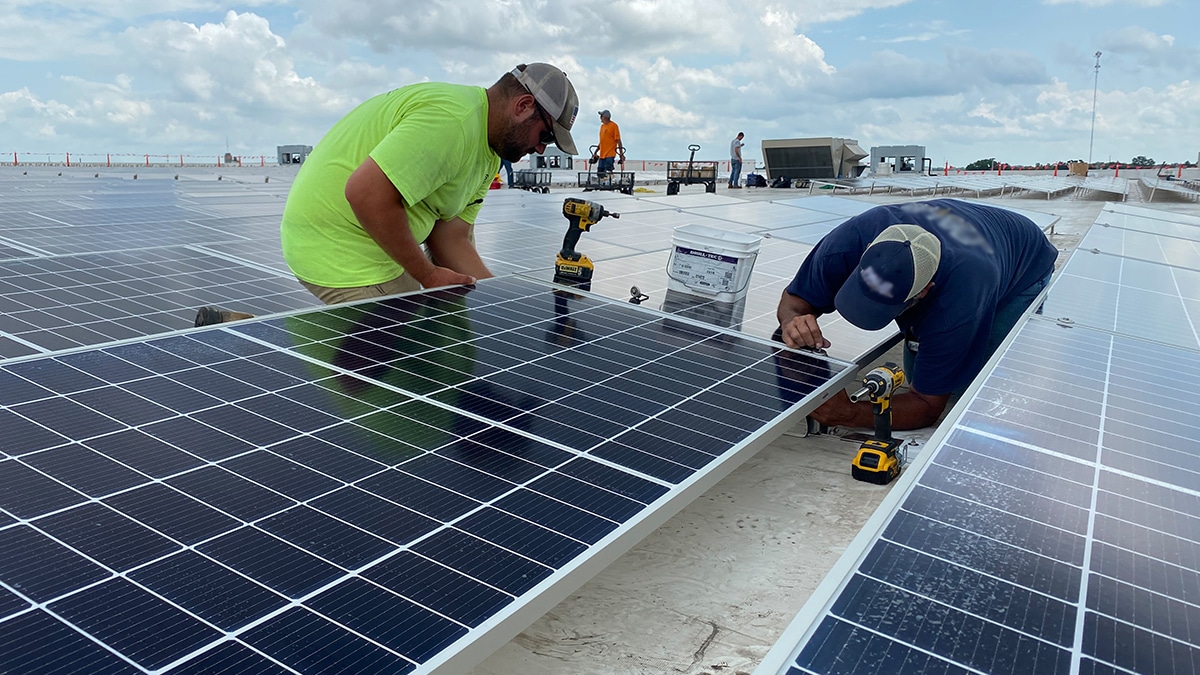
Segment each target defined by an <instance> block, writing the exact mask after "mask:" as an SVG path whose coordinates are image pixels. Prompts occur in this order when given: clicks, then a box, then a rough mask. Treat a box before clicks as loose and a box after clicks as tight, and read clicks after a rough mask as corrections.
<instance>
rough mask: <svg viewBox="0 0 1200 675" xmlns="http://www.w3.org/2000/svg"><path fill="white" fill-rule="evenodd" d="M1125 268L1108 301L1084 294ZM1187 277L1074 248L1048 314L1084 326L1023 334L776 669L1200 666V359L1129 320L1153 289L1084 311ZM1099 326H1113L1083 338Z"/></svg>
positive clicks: (1043, 321)
mask: <svg viewBox="0 0 1200 675" xmlns="http://www.w3.org/2000/svg"><path fill="white" fill-rule="evenodd" d="M1125 253H1126V254H1129V251H1128V250H1126V251H1125ZM1112 269H1115V270H1116V271H1117V272H1119V273H1120V274H1119V275H1117V276H1116V277H1115V278H1116V279H1117V280H1118V281H1119V282H1120V283H1119V284H1117V285H1113V288H1114V289H1115V290H1114V291H1113V292H1111V293H1105V292H1103V291H1100V290H1097V289H1096V287H1094V286H1087V285H1084V284H1080V283H1079V282H1078V281H1077V280H1080V279H1084V278H1088V279H1094V280H1095V282H1094V283H1105V282H1102V281H1101V280H1104V279H1106V275H1105V272H1106V270H1112ZM1127 271H1128V272H1129V273H1128V274H1126V272H1127ZM1179 271H1181V270H1178V269H1172V268H1167V267H1165V266H1161V265H1153V264H1151V263H1147V262H1142V261H1138V260H1132V259H1130V258H1116V257H1106V256H1104V255H1100V256H1096V255H1093V254H1090V253H1086V252H1083V251H1079V252H1077V253H1076V254H1075V256H1074V257H1072V258H1071V260H1070V261H1069V262H1068V264H1067V267H1066V268H1065V269H1064V271H1063V275H1062V277H1061V278H1060V279H1058V280H1057V281H1056V283H1055V284H1054V286H1053V287H1052V288H1051V291H1050V298H1049V300H1048V301H1047V302H1046V306H1045V313H1046V316H1047V317H1054V316H1066V315H1067V314H1066V312H1070V316H1071V317H1072V318H1075V319H1077V320H1076V321H1074V322H1071V323H1059V322H1056V321H1054V320H1049V319H1047V318H1042V317H1036V316H1035V317H1033V318H1032V319H1030V320H1029V321H1028V322H1027V323H1026V324H1025V325H1024V326H1023V327H1022V328H1021V329H1020V332H1019V334H1018V336H1017V338H1016V339H1015V341H1014V342H1013V343H1012V344H1011V345H1010V346H1009V347H1008V349H1007V351H1005V353H1004V355H1003V357H1002V358H1001V359H1000V360H999V361H998V363H996V365H995V367H994V368H993V370H992V371H991V372H990V374H989V375H988V376H987V378H986V380H984V381H983V383H982V386H980V387H979V388H978V389H977V390H976V391H975V392H974V393H973V395H972V398H971V399H970V402H969V404H968V405H967V407H966V409H965V411H964V412H963V413H962V414H961V415H960V416H959V417H958V418H957V419H956V420H955V421H954V424H953V425H952V427H951V430H950V431H949V432H948V433H947V434H946V437H945V439H944V440H943V441H941V443H940V444H939V445H938V446H937V447H936V449H935V451H934V453H933V454H932V455H931V456H930V458H929V461H928V462H927V463H924V464H923V466H922V468H921V469H920V473H919V474H918V475H917V476H916V478H915V482H914V484H913V486H912V487H911V488H910V489H909V491H908V492H907V493H906V495H905V497H904V498H903V500H902V502H901V504H900V508H899V509H898V510H897V511H895V512H894V514H893V515H892V516H891V517H890V518H889V519H888V520H887V521H886V525H885V526H884V527H883V529H882V531H881V532H880V534H879V535H878V537H877V538H876V539H875V540H874V542H873V543H871V544H870V545H869V546H868V547H867V550H866V552H865V554H864V557H863V558H862V560H861V561H860V562H858V563H857V564H856V567H857V569H856V570H855V571H854V572H853V574H852V576H850V577H848V580H847V581H846V582H844V584H843V586H842V587H841V590H840V591H838V592H837V593H836V594H835V596H834V598H833V600H832V602H831V603H830V604H829V605H828V608H827V609H826V610H821V611H820V613H819V615H818V616H817V617H816V619H815V620H814V623H812V624H809V625H810V626H811V627H810V628H809V629H808V635H807V636H806V637H805V638H804V640H803V641H802V642H801V643H800V646H799V647H797V648H795V649H794V650H793V652H792V654H791V656H790V657H785V658H786V659H787V663H788V664H790V665H782V666H775V665H772V666H771V668H773V669H774V668H779V671H778V672H784V671H787V672H792V671H793V670H794V671H795V672H812V673H824V672H847V673H849V672H879V671H877V670H875V668H878V667H881V666H880V664H883V663H886V664H888V665H887V666H886V669H888V672H891V668H892V666H895V668H896V670H895V672H940V671H950V670H954V669H957V668H963V667H967V668H971V669H974V670H977V671H979V672H1063V673H1066V672H1139V673H1141V672H1146V673H1149V672H1191V670H1192V669H1194V668H1195V667H1196V666H1197V663H1196V659H1197V654H1200V641H1198V640H1197V636H1196V635H1194V634H1193V633H1194V631H1192V630H1191V629H1190V626H1191V625H1192V622H1193V621H1194V620H1195V618H1196V616H1197V614H1198V612H1197V609H1196V608H1197V607H1200V593H1198V592H1197V591H1196V590H1195V589H1197V588H1200V543H1198V542H1200V537H1197V535H1196V532H1197V531H1198V530H1197V527H1198V526H1200V521H1197V519H1196V518H1195V516H1194V515H1193V514H1194V513H1196V509H1197V508H1198V507H1200V481H1197V480H1196V478H1197V477H1198V476H1200V473H1198V472H1200V463H1197V460H1196V449H1195V438H1196V437H1197V432H1198V431H1200V416H1198V415H1197V414H1196V413H1195V412H1194V411H1195V403H1200V397H1197V396H1196V395H1195V394H1193V393H1192V392H1191V391H1190V390H1186V389H1184V388H1180V387H1178V386H1176V383H1178V382H1180V381H1186V380H1188V378H1189V377H1193V376H1194V375H1195V374H1200V351H1198V350H1197V345H1196V342H1195V341H1194V339H1193V340H1191V341H1187V344H1186V346H1187V347H1188V348H1186V349H1181V348H1179V347H1178V346H1174V345H1171V344H1164V342H1163V341H1162V338H1163V337H1164V335H1166V336H1169V335H1170V334H1169V333H1168V332H1164V331H1163V330H1161V327H1159V328H1157V329H1156V328H1155V327H1154V324H1153V322H1150V323H1148V324H1147V325H1145V326H1141V327H1140V330H1139V327H1138V326H1136V325H1135V324H1136V323H1137V322H1136V321H1134V320H1133V316H1132V315H1131V316H1128V317H1126V318H1125V320H1124V321H1122V319H1121V317H1120V313H1121V312H1122V311H1126V312H1130V313H1131V314H1132V313H1133V312H1135V311H1136V310H1135V309H1133V308H1135V307H1138V306H1139V303H1140V304H1141V306H1145V305H1147V304H1148V303H1147V300H1146V298H1145V296H1144V295H1138V296H1133V295H1130V296H1129V297H1131V298H1132V297H1136V302H1130V303H1129V304H1128V305H1125V304H1118V303H1117V302H1110V303H1109V304H1108V306H1107V308H1105V307H1094V308H1092V309H1091V310H1089V311H1081V307H1086V305H1084V303H1086V302H1087V300H1088V298H1089V297H1092V296H1098V297H1101V298H1104V297H1105V296H1106V295H1107V296H1110V297H1111V296H1112V295H1119V297H1120V298H1121V299H1122V302H1124V301H1125V299H1126V294H1127V293H1129V291H1130V289H1135V290H1136V288H1138V287H1145V286H1151V285H1157V286H1156V287H1157V288H1158V289H1159V292H1161V294H1162V295H1164V296H1166V295H1167V293H1166V292H1165V290H1166V288H1165V285H1164V284H1163V280H1169V279H1171V278H1172V275H1173V274H1174V273H1176V272H1179ZM1113 278H1114V277H1112V276H1108V277H1107V279H1108V280H1109V282H1111V280H1112V279H1113ZM1142 292H1143V293H1145V292H1149V291H1142ZM1175 294H1176V295H1175V297H1176V298H1178V291H1175ZM1056 296H1057V297H1056ZM1176 311H1178V310H1176ZM1105 317H1109V319H1108V321H1109V323H1108V324H1107V325H1100V327H1102V328H1107V329H1108V331H1109V332H1101V331H1097V330H1092V329H1090V328H1085V327H1082V326H1083V325H1089V326H1090V325H1099V324H1102V323H1103V320H1104V318H1105ZM1119 326H1123V327H1124V328H1125V329H1124V330H1122V328H1120V327H1119ZM1114 328H1116V330H1115V331H1114V330H1113V329H1114ZM1123 333H1128V334H1123ZM1146 338H1149V339H1146ZM977 589H986V590H985V592H984V594H983V595H976V591H977ZM1016 598H1021V600H1020V601H1019V602H1018V604H1015V605H1014V604H1013V603H1014V599H1016ZM1030 600H1036V604H1032V605H1031V604H1028V603H1029V601H1030ZM1010 608H1016V609H1017V610H1018V611H1017V612H1015V613H1012V614H1009V613H1007V612H1006V611H1004V610H1007V609H1010ZM931 621H935V622H937V630H936V631H934V632H930V633H924V632H922V631H923V629H924V627H925V626H928V625H929V624H930V622H931ZM980 621H982V622H983V623H979V622H980ZM967 644H970V645H972V647H971V649H969V650H965V649H964V648H963V646H964V645H967ZM914 654H919V655H921V656H920V657H914V656H913V655H914ZM1022 654H1024V656H1022ZM914 658H915V660H914ZM887 659H900V660H899V661H888V660H887ZM903 659H908V660H907V661H903ZM1023 659H1024V660H1023ZM1013 664H1015V665H1013ZM789 668H790V669H792V670H788V669H789ZM771 672H776V671H775V670H772V671H771Z"/></svg>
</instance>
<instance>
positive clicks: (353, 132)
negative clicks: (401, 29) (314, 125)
mask: <svg viewBox="0 0 1200 675" xmlns="http://www.w3.org/2000/svg"><path fill="white" fill-rule="evenodd" d="M487 118H488V104H487V91H486V90H484V89H483V88H481V87H470V86H464V85H457V84H444V83H439V82H427V83H422V84H414V85H410V86H407V87H402V88H400V89H395V90H393V91H390V92H388V93H386V94H381V95H379V96H376V97H374V98H372V99H370V100H368V101H365V102H364V103H362V104H361V105H359V106H358V107H357V108H355V109H354V110H352V111H350V113H349V114H347V115H346V116H345V117H343V118H342V119H341V120H340V121H339V122H338V123H337V124H335V125H334V126H333V128H332V129H330V130H329V133H327V134H325V138H323V139H321V142H320V143H318V144H317V146H316V147H315V148H314V149H313V152H312V153H311V154H310V155H309V156H308V158H307V159H306V160H305V161H304V165H303V166H301V167H300V171H299V172H298V173H297V174H296V180H295V181H294V182H293V183H292V189H291V191H290V192H289V193H288V198H287V205H286V206H285V207H284V211H283V222H282V224H281V225H280V238H281V240H282V243H283V256H284V258H285V259H286V260H287V263H288V265H289V266H290V267H291V268H292V272H293V273H294V274H295V275H296V276H297V277H298V278H300V279H302V280H304V281H307V282H309V283H311V284H316V285H318V286H327V287H330V288H349V287H353V286H370V285H373V284H380V283H383V282H385V281H389V280H391V279H394V278H396V277H398V276H400V275H401V274H403V273H404V268H403V267H401V266H400V265H399V263H397V262H396V261H395V260H393V259H392V258H391V256H389V255H388V254H387V253H385V252H384V250H383V249H381V248H380V247H379V245H378V244H376V243H375V240H374V239H372V238H371V235H369V234H367V232H366V230H364V229H363V228H362V225H360V224H359V222H358V219H357V218H355V216H354V212H353V211H352V210H351V208H350V203H349V202H347V201H346V195H345V191H346V181H347V180H348V179H349V178H350V174H351V173H353V172H354V170H355V169H357V168H358V167H359V165H361V164H362V163H363V161H365V160H366V158H367V156H368V155H369V156H370V157H371V159H373V160H375V163H376V164H378V165H379V166H380V168H382V169H383V172H384V173H385V174H386V175H387V177H388V178H389V179H390V180H391V181H392V184H393V185H395V186H396V189H397V190H399V191H400V194H401V195H402V196H403V198H404V206H405V210H406V211H407V215H408V224H409V228H410V229H411V230H412V233H413V237H414V238H415V239H416V240H417V242H418V243H421V242H423V241H425V239H426V237H428V236H429V232H430V231H431V230H432V229H433V226H434V223H435V221H438V220H449V219H451V218H455V217H457V218H461V219H463V220H465V221H466V222H468V223H474V222H475V216H476V215H477V214H478V213H479V207H480V205H481V204H482V203H483V198H484V196H486V195H487V191H488V187H489V186H490V185H491V182H492V179H493V177H494V176H495V175H496V172H497V171H498V170H499V165H500V158H499V157H498V156H497V155H496V153H495V152H493V151H492V149H491V147H489V146H488V138H487Z"/></svg>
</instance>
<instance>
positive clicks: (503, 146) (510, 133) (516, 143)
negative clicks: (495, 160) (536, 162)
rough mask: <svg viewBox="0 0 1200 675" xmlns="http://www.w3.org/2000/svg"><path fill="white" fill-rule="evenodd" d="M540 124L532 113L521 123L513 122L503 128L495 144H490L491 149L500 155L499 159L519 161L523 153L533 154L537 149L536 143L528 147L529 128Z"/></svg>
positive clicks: (539, 120) (523, 155)
mask: <svg viewBox="0 0 1200 675" xmlns="http://www.w3.org/2000/svg"><path fill="white" fill-rule="evenodd" d="M535 125H536V126H538V127H540V126H542V121H541V119H539V118H538V116H537V115H534V116H533V117H531V118H530V119H528V120H526V121H525V122H524V123H523V124H514V125H512V126H510V127H509V128H508V129H507V130H505V132H504V134H503V135H502V136H501V137H500V140H499V141H498V142H497V143H496V145H494V146H492V150H494V151H495V152H496V154H497V155H499V156H500V158H501V159H507V160H508V161H510V162H519V161H521V159H522V158H524V157H525V155H529V154H533V153H534V152H536V151H537V145H536V144H535V145H533V146H532V147H530V146H529V145H528V143H529V135H530V134H529V130H530V129H531V128H532V127H533V126H535Z"/></svg>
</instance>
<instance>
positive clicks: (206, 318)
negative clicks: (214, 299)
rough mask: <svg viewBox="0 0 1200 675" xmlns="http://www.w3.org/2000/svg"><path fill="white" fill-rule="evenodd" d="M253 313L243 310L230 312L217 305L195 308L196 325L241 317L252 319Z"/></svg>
mask: <svg viewBox="0 0 1200 675" xmlns="http://www.w3.org/2000/svg"><path fill="white" fill-rule="evenodd" d="M253 318H254V315H253V314H247V313H245V312H231V311H229V310H225V309H221V308H219V307H201V308H200V309H198V310H196V327H197V328H199V327H200V326H215V325H217V324H219V323H228V322H230V321H241V320H242V319H253Z"/></svg>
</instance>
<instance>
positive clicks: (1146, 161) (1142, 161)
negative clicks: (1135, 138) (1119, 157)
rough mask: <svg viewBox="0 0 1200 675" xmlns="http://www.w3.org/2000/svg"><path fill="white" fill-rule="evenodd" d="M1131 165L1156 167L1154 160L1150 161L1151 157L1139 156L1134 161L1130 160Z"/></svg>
mask: <svg viewBox="0 0 1200 675" xmlns="http://www.w3.org/2000/svg"><path fill="white" fill-rule="evenodd" d="M1129 164H1130V166H1142V167H1146V166H1154V160H1153V159H1150V158H1149V157H1145V156H1142V155H1138V156H1137V157H1134V158H1133V159H1131V160H1129Z"/></svg>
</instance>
